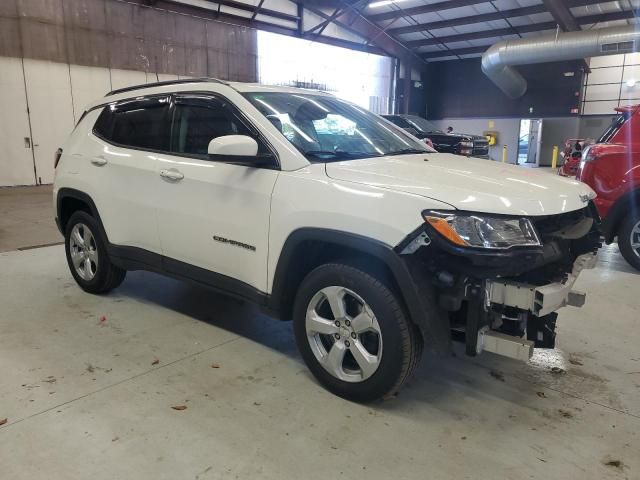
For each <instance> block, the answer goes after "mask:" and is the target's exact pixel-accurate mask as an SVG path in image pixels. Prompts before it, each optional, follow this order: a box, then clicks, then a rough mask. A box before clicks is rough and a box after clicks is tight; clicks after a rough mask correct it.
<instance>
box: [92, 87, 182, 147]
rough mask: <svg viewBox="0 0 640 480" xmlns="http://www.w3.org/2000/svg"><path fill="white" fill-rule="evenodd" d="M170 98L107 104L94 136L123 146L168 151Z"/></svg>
mask: <svg viewBox="0 0 640 480" xmlns="http://www.w3.org/2000/svg"><path fill="white" fill-rule="evenodd" d="M169 104H170V102H169V97H168V96H163V97H149V98H140V99H135V100H126V101H123V102H118V103H115V104H111V105H107V106H106V107H105V108H104V110H103V111H102V113H101V114H100V116H99V117H98V120H97V121H96V124H95V126H94V133H95V134H96V135H98V136H99V137H101V138H103V139H104V140H106V141H108V142H110V143H114V144H116V145H119V146H122V147H130V148H135V149H141V150H152V151H168V150H169V144H170V131H171V119H170V117H169Z"/></svg>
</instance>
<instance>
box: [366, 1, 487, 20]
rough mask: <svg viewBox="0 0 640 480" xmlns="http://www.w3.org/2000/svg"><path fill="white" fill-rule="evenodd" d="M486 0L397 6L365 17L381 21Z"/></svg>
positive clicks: (465, 5)
mask: <svg viewBox="0 0 640 480" xmlns="http://www.w3.org/2000/svg"><path fill="white" fill-rule="evenodd" d="M487 1H488V0H447V1H444V2H438V3H432V4H430V5H421V6H419V7H411V8H398V9H397V10H392V11H390V12H384V13H374V14H369V15H367V18H369V19H370V20H373V21H374V22H383V21H385V20H392V19H394V18H398V17H410V16H412V15H422V14H424V13H432V12H439V11H442V10H450V9H452V8H460V7H468V6H470V5H476V4H478V3H487Z"/></svg>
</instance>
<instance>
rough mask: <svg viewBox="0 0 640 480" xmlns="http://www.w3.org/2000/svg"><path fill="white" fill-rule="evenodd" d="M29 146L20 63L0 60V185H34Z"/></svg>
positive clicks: (0, 58) (11, 60)
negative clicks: (0, 147) (26, 140)
mask: <svg viewBox="0 0 640 480" xmlns="http://www.w3.org/2000/svg"><path fill="white" fill-rule="evenodd" d="M25 138H27V139H28V143H26V142H25ZM30 143H31V140H30V133H29V117H28V115H27V98H26V96H25V90H24V76H23V74H22V61H21V59H19V58H7V57H0V145H1V146H2V155H0V186H3V187H6V186H12V185H34V184H35V176H34V172H33V154H32V152H31V147H30V146H29V145H30Z"/></svg>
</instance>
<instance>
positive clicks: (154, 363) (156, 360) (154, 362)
mask: <svg viewBox="0 0 640 480" xmlns="http://www.w3.org/2000/svg"><path fill="white" fill-rule="evenodd" d="M159 363H160V360H158V359H157V358H156V359H155V360H154V361H153V362H151V365H157V364H159Z"/></svg>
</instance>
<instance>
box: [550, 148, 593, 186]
mask: <svg viewBox="0 0 640 480" xmlns="http://www.w3.org/2000/svg"><path fill="white" fill-rule="evenodd" d="M576 143H578V144H579V145H580V149H579V150H577V149H576ZM593 143H594V140H593V139H590V138H568V139H566V140H565V141H564V148H563V150H562V152H560V156H561V157H562V165H560V167H558V175H562V176H563V177H572V178H575V176H576V175H577V173H578V168H579V167H580V161H581V160H582V152H583V151H584V149H585V148H587V147H588V146H589V145H592V144H593Z"/></svg>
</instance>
